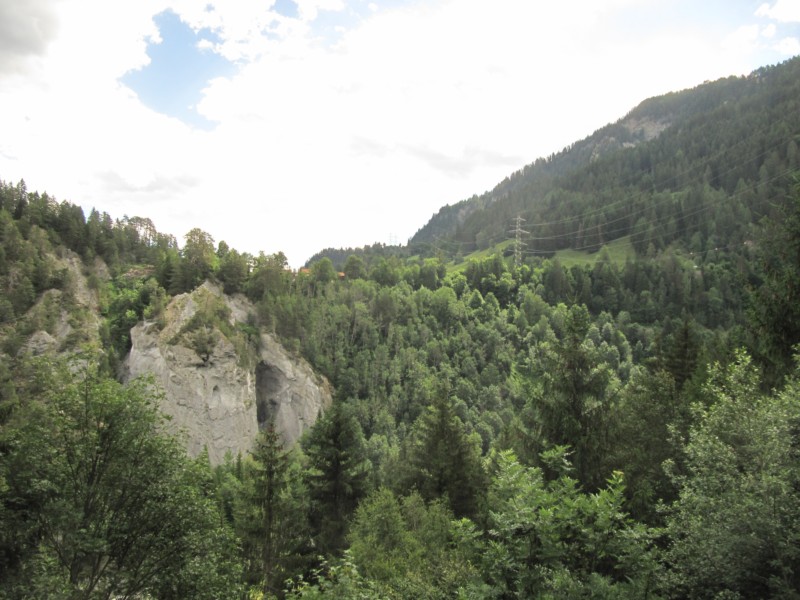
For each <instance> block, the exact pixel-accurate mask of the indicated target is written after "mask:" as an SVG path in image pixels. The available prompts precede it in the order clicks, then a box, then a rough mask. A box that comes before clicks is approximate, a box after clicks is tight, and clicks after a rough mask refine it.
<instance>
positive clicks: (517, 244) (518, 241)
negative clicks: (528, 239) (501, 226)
mask: <svg viewBox="0 0 800 600" xmlns="http://www.w3.org/2000/svg"><path fill="white" fill-rule="evenodd" d="M515 221H516V227H514V229H512V230H511V231H510V232H509V233H513V234H514V267H516V268H517V269H519V267H520V265H521V264H522V249H523V248H524V247H525V246H526V245H527V244H526V243H525V242H523V241H522V234H523V233H524V234H525V235H529V234H530V231H525V230H524V229H522V223H523V221H525V219H523V218H522V216H521V215H517V218H516V219H515Z"/></svg>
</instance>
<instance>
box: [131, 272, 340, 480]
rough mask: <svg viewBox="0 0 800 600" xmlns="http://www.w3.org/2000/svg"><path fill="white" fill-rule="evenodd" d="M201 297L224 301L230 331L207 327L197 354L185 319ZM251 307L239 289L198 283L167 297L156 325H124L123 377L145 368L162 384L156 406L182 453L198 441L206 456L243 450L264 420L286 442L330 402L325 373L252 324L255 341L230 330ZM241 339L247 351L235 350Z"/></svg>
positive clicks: (218, 458)
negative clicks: (202, 353)
mask: <svg viewBox="0 0 800 600" xmlns="http://www.w3.org/2000/svg"><path fill="white" fill-rule="evenodd" d="M208 302H217V303H219V302H224V303H225V305H226V306H227V307H228V309H229V310H230V325H231V328H229V329H228V332H229V336H231V337H232V338H236V339H228V337H226V335H225V334H224V333H223V332H222V331H220V330H219V328H214V332H213V336H214V338H215V343H214V346H213V350H212V351H211V353H210V356H209V357H208V360H207V361H205V362H204V361H203V360H202V359H201V358H200V357H199V356H198V354H197V353H196V352H195V350H193V349H192V348H191V347H190V346H191V336H190V335H189V334H187V333H186V325H187V323H189V321H190V320H191V319H192V317H194V316H195V314H196V313H197V311H198V307H201V306H202V305H203V303H208ZM252 310H253V309H252V306H250V304H249V303H248V301H247V300H246V299H245V298H244V297H241V296H237V297H235V298H230V297H228V296H225V295H224V294H223V293H222V291H221V289H220V288H219V287H218V286H216V285H213V284H210V283H205V284H204V285H202V286H201V287H200V288H198V289H196V290H194V291H193V292H191V293H189V294H182V295H180V296H176V297H175V298H174V299H173V300H172V301H171V302H170V304H169V306H168V307H167V309H166V313H165V315H164V317H163V319H162V323H163V327H162V328H159V327H158V325H157V324H156V323H155V322H152V321H146V322H144V323H140V324H138V325H137V326H136V327H134V328H133V330H132V331H131V341H132V348H131V351H130V354H129V356H128V359H127V363H126V375H125V378H126V379H131V378H135V377H139V376H142V375H152V376H153V377H154V379H155V382H156V384H157V385H159V386H160V387H161V388H163V391H164V396H163V398H162V400H161V410H162V412H164V413H165V414H167V415H169V416H170V417H171V425H172V427H173V428H174V430H175V431H178V432H182V433H183V434H184V435H185V439H186V445H187V449H188V451H189V453H190V454H191V455H193V456H196V455H197V454H199V453H200V452H201V451H202V450H203V449H204V448H206V449H207V450H208V455H209V459H210V460H211V463H212V464H218V463H220V462H222V460H223V459H224V457H225V454H226V453H227V452H231V453H232V454H233V455H234V456H236V454H238V453H242V454H246V453H247V452H248V451H249V450H250V448H251V447H252V444H253V440H254V439H255V437H256V435H257V433H258V430H259V428H261V427H264V426H266V425H267V424H268V423H270V422H271V423H273V424H274V426H275V429H276V430H277V431H278V432H280V433H281V435H282V437H283V440H284V443H285V444H286V445H287V446H288V445H291V444H293V443H294V442H296V441H297V439H298V438H299V437H300V436H301V435H302V433H303V432H304V431H305V430H306V429H307V428H309V427H310V426H311V425H313V424H314V422H315V421H316V419H317V417H318V416H319V414H320V413H321V412H322V411H323V410H324V409H325V408H326V407H327V406H328V405H330V402H331V391H330V386H329V385H328V383H327V381H326V380H325V379H324V378H322V377H321V376H319V375H317V374H316V373H314V371H313V369H312V368H311V366H310V365H309V364H308V363H307V362H306V361H305V360H303V359H302V358H299V357H293V356H291V355H289V354H288V353H287V352H286V350H285V349H284V348H283V347H282V346H281V345H280V344H279V343H278V342H277V341H276V340H275V339H274V338H273V337H272V336H270V335H269V334H268V333H265V332H260V335H259V339H258V342H259V343H258V348H255V347H254V346H255V344H253V343H252V342H250V344H249V346H248V345H247V344H245V342H244V339H245V338H244V337H243V335H244V334H241V333H238V332H237V333H233V334H231V333H230V332H231V331H234V332H236V329H235V327H236V324H237V323H243V322H246V320H247V316H248V314H249V313H251V312H252ZM235 342H236V343H235ZM243 345H244V346H247V347H248V349H247V351H246V352H237V347H238V348H240V349H241V348H242V347H243ZM245 353H246V354H247V356H242V355H240V354H245Z"/></svg>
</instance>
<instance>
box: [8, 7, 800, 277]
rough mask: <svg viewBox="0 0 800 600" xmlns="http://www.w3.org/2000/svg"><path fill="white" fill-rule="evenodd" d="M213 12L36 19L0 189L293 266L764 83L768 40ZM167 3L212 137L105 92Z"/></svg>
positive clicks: (560, 23)
mask: <svg viewBox="0 0 800 600" xmlns="http://www.w3.org/2000/svg"><path fill="white" fill-rule="evenodd" d="M211 4H212V5H211V6H210V7H208V6H206V3H205V2H202V3H198V2H196V1H195V0H172V1H170V0H144V1H139V2H135V3H121V4H120V3H109V2H107V0H60V1H59V2H58V3H55V4H53V5H52V6H50V5H48V6H49V8H48V10H51V12H52V14H54V15H56V16H57V24H58V25H57V29H56V30H54V31H57V35H56V34H53V39H52V40H51V41H50V42H48V44H45V45H42V46H36V47H35V48H34V51H35V52H38V53H39V54H37V55H36V56H40V57H41V58H40V59H39V60H40V62H41V65H40V68H38V69H37V70H35V72H32V74H30V75H28V76H27V78H22V77H21V76H20V75H15V76H14V77H13V78H12V77H10V76H6V77H5V78H4V79H0V105H2V106H3V111H0V131H3V136H0V177H3V178H9V179H12V180H16V179H18V178H20V177H24V178H25V179H26V181H28V184H29V187H30V188H31V189H40V190H41V189H47V190H48V191H49V192H51V193H55V194H57V195H58V196H59V197H60V198H65V197H66V198H69V199H71V200H73V201H75V202H80V203H81V204H83V205H84V206H87V207H90V206H92V205H95V206H97V207H98V208H100V209H101V210H106V211H108V212H109V213H111V214H112V215H113V216H115V217H121V216H122V215H123V214H126V213H127V214H129V215H132V214H141V215H142V216H148V217H151V218H152V219H153V220H154V222H155V224H156V226H157V227H159V229H162V230H164V231H167V232H170V233H174V234H175V235H177V236H178V237H179V238H180V237H181V236H182V235H183V233H185V232H186V231H188V230H189V229H191V228H192V227H195V226H198V227H201V228H203V229H205V230H207V231H208V232H209V233H211V234H212V235H213V236H214V237H215V238H216V239H217V240H221V239H225V240H226V241H227V242H228V243H229V244H230V245H232V246H234V247H236V248H239V249H240V250H246V251H250V252H256V251H258V250H260V249H263V250H265V251H267V252H274V251H278V250H282V251H284V252H286V253H287V255H288V256H289V258H290V261H291V262H292V264H293V265H295V266H299V264H300V263H302V262H303V261H304V260H305V259H306V258H307V257H308V256H309V255H311V254H312V253H314V252H315V251H317V250H319V249H321V248H323V247H325V246H354V245H363V244H367V243H372V242H374V241H388V239H389V235H390V234H394V235H395V236H396V237H397V238H398V239H400V240H405V239H406V238H407V237H409V236H411V235H412V234H413V233H414V232H415V231H416V230H417V229H418V228H419V227H421V226H422V225H424V224H425V222H426V221H427V219H428V218H429V217H430V216H431V215H432V214H433V213H435V212H436V211H437V210H438V209H439V208H440V207H441V206H443V205H444V204H447V203H452V202H456V201H458V200H461V199H463V198H466V197H469V196H471V195H472V194H474V193H481V192H483V191H484V190H486V189H489V188H491V187H493V186H494V185H495V184H496V183H498V182H499V181H500V180H502V179H503V177H505V176H506V175H508V174H509V173H510V172H511V171H513V170H515V169H517V168H520V167H522V166H523V165H524V164H526V163H528V162H531V161H533V160H534V159H535V158H537V157H539V156H543V155H547V154H550V153H551V152H554V151H557V150H559V149H561V148H562V147H563V146H565V145H567V144H569V143H571V142H573V141H575V140H577V139H579V138H581V137H583V136H585V135H588V134H589V133H591V132H592V131H594V130H595V129H597V128H598V127H601V126H602V125H604V124H605V123H607V122H609V121H614V120H616V119H617V118H619V117H621V116H622V115H624V114H625V113H626V112H627V111H628V110H629V109H631V108H633V106H635V105H636V104H637V103H638V102H639V101H641V100H643V99H644V98H646V97H648V96H651V95H655V94H658V93H664V92H667V91H670V90H675V89H680V88H683V87H687V86H691V85H695V84H697V83H700V82H702V81H703V80H705V79H713V78H716V77H720V76H724V75H729V74H731V73H742V72H746V71H748V70H749V69H752V68H755V67H756V66H760V64H762V63H755V64H753V58H752V54H750V53H752V52H755V51H761V50H763V49H762V48H761V47H760V46H759V44H762V43H763V42H764V40H765V39H766V38H765V34H767V33H769V30H768V29H764V28H760V29H759V28H758V27H755V28H749V29H748V28H744V27H742V28H741V29H739V30H737V31H736V33H735V34H734V35H733V36H731V37H729V38H728V39H727V40H725V39H723V37H721V36H719V35H716V34H714V35H711V34H709V32H708V31H706V30H704V28H703V27H697V28H694V29H691V30H689V31H687V30H686V29H684V28H680V27H677V28H675V27H670V26H667V25H666V24H664V25H662V26H659V27H658V28H656V29H647V30H641V31H638V32H637V27H636V26H635V25H636V24H635V23H628V22H627V21H626V20H625V18H624V17H625V15H627V14H628V13H627V12H626V11H627V10H628V9H629V8H631V7H635V8H637V10H640V11H641V10H647V9H648V7H649V6H650V5H649V3H647V2H644V3H640V2H637V1H636V0H615V1H611V2H598V1H590V0H571V1H568V2H559V3H550V4H544V3H539V2H519V1H518V0H496V1H495V2H492V3H491V4H488V3H486V2H484V1H482V0H425V1H422V0H417V1H415V2H410V3H408V4H406V5H404V6H401V7H399V8H388V7H383V8H380V10H370V7H369V5H368V4H366V3H364V4H363V8H364V11H363V14H361V16H360V17H357V18H356V17H354V18H353V19H352V20H351V21H350V22H348V21H347V20H346V19H345V20H342V19H344V18H345V17H347V16H348V15H350V9H351V8H352V7H350V6H347V5H345V3H344V2H342V1H341V0H313V1H312V0H308V1H301V2H298V7H299V13H300V18H299V19H289V18H286V17H282V16H280V15H278V14H276V13H275V12H274V11H273V10H272V8H273V6H274V2H266V3H252V2H235V3H234V2H225V3H222V2H218V3H214V2H212V3H211ZM372 4H376V8H379V6H378V5H377V3H376V2H373V3H372ZM780 4H781V3H780V2H778V3H776V4H775V6H774V7H773V8H770V7H769V5H766V6H767V8H765V9H764V10H767V9H769V10H770V11H776V10H778V9H779V8H780ZM168 7H171V8H172V9H173V10H175V11H176V12H177V13H178V14H179V15H180V16H181V18H182V19H184V20H185V21H186V22H187V23H189V24H190V25H191V26H192V27H194V28H195V29H202V28H209V29H210V30H212V31H213V32H214V33H215V34H216V35H217V36H218V38H219V43H218V44H216V45H214V49H215V50H216V51H218V52H220V53H221V54H223V55H224V56H226V57H228V58H229V59H232V60H237V61H238V64H239V70H238V72H237V73H236V74H235V75H234V76H232V77H230V78H220V79H216V80H214V81H212V82H210V83H209V86H208V87H207V89H206V90H205V92H204V95H203V98H202V100H201V101H200V102H199V103H198V111H199V112H200V113H201V114H203V115H205V116H206V117H208V118H209V119H211V120H213V121H216V122H218V123H219V125H218V127H217V128H216V129H215V130H214V131H211V132H199V131H193V130H191V129H190V128H189V127H187V126H185V125H184V124H182V123H180V122H178V121H176V120H175V119H170V118H168V117H165V116H163V115H159V114H156V113H154V112H153V111H151V110H148V109H147V108H145V107H144V106H142V105H141V104H140V103H139V102H138V100H137V98H136V97H135V94H133V93H132V92H130V91H129V90H128V89H127V88H125V87H124V86H122V85H121V84H119V83H118V79H119V77H120V76H121V75H122V74H123V73H125V72H127V71H128V70H130V69H135V68H141V67H142V66H144V65H145V64H146V63H147V61H148V60H149V59H148V57H147V53H146V48H147V41H148V40H157V39H158V31H157V30H156V28H155V25H154V22H153V16H154V15H156V14H158V13H160V12H162V11H163V10H165V9H166V8H168ZM781 10H784V9H781ZM323 11H338V13H339V14H338V15H337V18H339V17H341V18H342V19H340V20H338V21H337V24H338V25H342V26H344V27H345V28H346V29H345V31H344V33H343V34H342V35H341V36H340V37H339V39H338V40H337V41H336V42H335V43H334V44H333V46H332V47H326V46H325V44H324V43H323V42H321V41H320V39H319V38H318V37H317V35H316V33H315V29H314V27H315V19H321V18H322V17H323V16H324V14H323ZM99 24H102V25H99ZM739 25H746V24H744V23H737V24H735V25H732V26H731V27H730V30H734V29H736V26H739ZM778 37H779V36H778V34H777V33H776V34H774V38H775V39H778ZM782 39H783V40H784V41H781V42H780V43H781V44H784V45H785V49H790V48H791V44H792V43H795V44H796V43H797V42H796V40H795V41H794V42H787V41H785V39H787V38H786V37H785V36H784V38H782ZM759 40H760V41H759ZM726 44H727V46H726ZM723 48H729V50H730V51H723Z"/></svg>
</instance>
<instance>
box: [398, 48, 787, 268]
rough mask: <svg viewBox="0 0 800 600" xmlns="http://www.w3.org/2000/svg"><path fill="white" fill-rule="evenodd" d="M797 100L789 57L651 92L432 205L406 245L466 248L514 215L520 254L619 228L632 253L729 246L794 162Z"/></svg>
mask: <svg viewBox="0 0 800 600" xmlns="http://www.w3.org/2000/svg"><path fill="white" fill-rule="evenodd" d="M798 97H800V59H792V60H790V61H787V62H786V63H783V64H781V65H777V66H774V67H769V68H763V69H759V70H758V71H755V72H753V73H751V74H750V75H749V76H747V77H729V78H726V79H722V80H719V81H715V82H711V83H705V84H703V85H700V86H698V87H696V88H694V89H690V90H685V91H682V92H675V93H671V94H667V95H665V96H660V97H657V98H651V99H649V100H646V101H644V102H642V103H641V104H640V105H639V106H637V107H636V108H635V109H633V110H632V111H631V112H630V113H628V114H627V115H626V116H624V117H623V118H621V119H620V120H619V121H617V122H616V123H613V124H609V125H607V126H605V127H603V128H602V129H600V130H598V131H596V132H595V133H593V134H592V135H590V136H589V137H587V138H585V139H583V140H581V141H579V142H576V143H574V144H572V145H571V146H570V147H568V148H565V149H564V150H563V151H561V152H559V153H557V154H554V155H552V156H549V157H547V158H546V159H539V160H537V161H536V162H534V163H532V164H530V165H528V166H527V167H525V168H524V169H522V170H520V171H518V172H516V173H514V174H512V175H511V176H509V177H508V178H507V179H505V180H504V181H503V182H501V183H499V184H498V185H497V186H496V187H495V188H494V189H493V190H492V191H491V192H487V193H485V194H483V195H481V196H476V197H473V198H471V199H469V200H464V201H462V202H459V203H457V204H455V205H453V206H447V207H444V208H442V209H441V210H440V211H439V212H438V213H437V214H436V215H435V216H434V217H433V218H431V220H430V221H429V222H428V223H427V224H426V225H425V226H424V227H422V228H421V229H420V230H419V231H418V232H417V233H416V235H415V236H414V237H413V238H412V239H411V242H410V245H411V247H412V249H413V250H414V251H417V252H421V253H423V254H428V255H434V254H435V253H437V252H438V253H443V254H444V255H445V256H456V255H462V256H463V255H468V254H469V253H470V252H473V251H474V250H477V249H485V248H488V247H491V246H494V245H495V244H497V243H499V242H500V241H502V240H505V239H508V238H509V237H511V236H510V233H509V232H510V231H511V230H513V229H514V222H515V221H514V220H515V218H516V217H517V216H520V217H522V218H523V219H524V221H523V222H522V223H523V225H524V227H523V229H524V230H525V231H526V232H528V233H527V234H526V235H525V236H524V237H523V238H522V241H523V242H524V244H525V255H526V256H548V255H550V254H552V252H553V251H555V250H559V249H564V248H572V249H575V250H584V249H585V250H593V249H594V250H596V249H597V248H599V246H600V245H602V244H604V243H608V242H613V241H614V240H616V239H618V238H622V237H625V236H629V235H630V236H632V237H633V243H634V245H635V247H636V249H637V251H638V252H639V253H640V254H644V253H645V252H646V251H647V249H648V247H649V246H650V245H651V244H652V246H653V251H655V252H658V251H661V250H663V249H664V248H666V247H667V246H669V245H670V244H672V243H673V242H678V243H680V244H681V245H682V246H683V247H684V248H688V249H691V250H692V251H695V252H698V251H707V250H708V249H709V248H711V247H719V246H725V247H729V246H733V245H736V244H741V243H742V242H744V241H746V239H748V237H749V236H750V233H751V232H750V227H749V226H750V224H751V223H755V222H757V221H758V219H760V218H761V217H763V216H768V215H770V214H771V208H770V206H771V204H770V201H769V200H768V198H774V197H775V195H785V194H786V190H787V189H788V186H789V183H790V181H791V177H790V174H791V173H792V172H793V171H794V170H796V169H797V168H798V166H800V155H798V150H797V144H798V132H799V131H800V111H799V110H798V106H797V98H798ZM412 253H413V252H412Z"/></svg>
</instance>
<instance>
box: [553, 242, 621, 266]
mask: <svg viewBox="0 0 800 600" xmlns="http://www.w3.org/2000/svg"><path fill="white" fill-rule="evenodd" d="M603 250H607V251H608V257H609V258H610V259H611V262H613V263H614V264H616V265H617V266H619V267H622V266H623V265H624V264H625V261H626V260H627V259H628V258H631V259H633V258H635V257H636V251H635V250H634V249H633V245H632V244H631V238H630V236H629V235H628V236H625V237H621V238H619V239H616V240H614V241H613V242H609V243H608V244H606V245H604V246H603V247H602V248H601V249H600V251H598V252H591V253H590V252H584V251H581V250H559V251H558V252H556V255H555V257H556V258H558V261H559V262H560V263H561V266H562V267H565V268H570V267H572V266H573V265H580V266H583V265H590V266H591V265H594V263H595V261H597V259H598V257H600V256H601V255H602V254H603Z"/></svg>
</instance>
